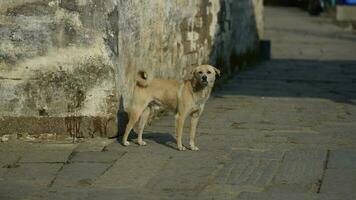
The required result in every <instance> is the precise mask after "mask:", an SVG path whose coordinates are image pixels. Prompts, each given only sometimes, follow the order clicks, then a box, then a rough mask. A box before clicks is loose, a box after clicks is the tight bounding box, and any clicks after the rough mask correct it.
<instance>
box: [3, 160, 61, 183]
mask: <svg viewBox="0 0 356 200" xmlns="http://www.w3.org/2000/svg"><path fill="white" fill-rule="evenodd" d="M62 166H63V164H59V163H21V164H20V165H19V166H18V167H16V168H11V169H8V171H7V173H6V174H5V175H4V179H5V180H6V181H9V182H11V181H12V182H20V183H29V184H32V185H34V186H47V185H49V184H50V183H51V181H52V180H53V179H54V177H55V175H56V174H57V172H58V171H59V170H60V169H61V167H62Z"/></svg>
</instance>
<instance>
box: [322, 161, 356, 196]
mask: <svg viewBox="0 0 356 200" xmlns="http://www.w3.org/2000/svg"><path fill="white" fill-rule="evenodd" d="M355 188H356V169H355V168H354V169H347V168H346V169H343V168H341V169H327V170H326V172H325V176H324V179H323V182H322V185H321V190H320V191H321V193H322V194H337V195H340V196H347V195H354V196H355V197H356V190H355Z"/></svg>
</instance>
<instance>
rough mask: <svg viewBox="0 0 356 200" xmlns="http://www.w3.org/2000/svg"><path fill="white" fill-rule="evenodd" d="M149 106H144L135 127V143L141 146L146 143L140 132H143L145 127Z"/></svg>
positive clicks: (149, 110)
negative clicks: (136, 136) (136, 135)
mask: <svg viewBox="0 0 356 200" xmlns="http://www.w3.org/2000/svg"><path fill="white" fill-rule="evenodd" d="M150 112H151V108H150V107H146V108H145V110H144V111H143V112H142V114H141V117H140V120H139V121H138V127H137V134H138V138H137V143H138V144H139V145H141V146H143V145H146V142H145V141H143V140H142V134H143V129H144V128H145V125H146V123H147V120H148V117H149V116H150Z"/></svg>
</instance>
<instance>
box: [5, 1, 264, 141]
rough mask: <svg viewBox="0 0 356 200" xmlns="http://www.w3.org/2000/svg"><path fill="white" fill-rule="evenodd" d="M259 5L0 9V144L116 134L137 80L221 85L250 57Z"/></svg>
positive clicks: (37, 4)
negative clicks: (210, 77) (209, 79)
mask: <svg viewBox="0 0 356 200" xmlns="http://www.w3.org/2000/svg"><path fill="white" fill-rule="evenodd" d="M262 12H263V4H262V0H239V1H234V0H179V1H166V0H155V1H149V0H144V1H138V0H106V1H102V0H8V1H1V2H0V97H1V98H0V127H1V130H0V134H8V133H16V132H28V133H31V134H35V133H43V132H45V133H58V134H61V133H65V134H69V135H76V136H79V137H80V136H91V135H101V136H111V135H114V134H116V132H117V131H116V122H115V121H116V114H117V111H118V106H119V104H120V102H119V99H120V97H121V99H122V102H121V103H122V104H121V105H123V106H124V107H125V105H126V103H125V102H128V101H130V98H131V93H132V89H133V85H134V82H133V81H134V77H135V74H136V72H137V71H138V70H140V69H144V70H146V71H147V72H148V73H149V75H150V76H155V77H165V78H178V79H182V78H184V77H185V76H186V75H187V74H188V73H189V71H190V70H191V69H192V68H193V67H195V66H197V65H199V64H202V63H210V64H213V65H216V66H217V67H219V68H220V69H222V71H223V74H224V76H225V77H228V76H229V75H232V74H233V72H234V71H235V70H236V69H237V68H239V67H241V66H242V65H244V63H246V61H247V60H248V59H251V58H253V57H254V56H255V55H256V54H257V48H258V39H259V37H261V35H262V34H263V31H262V30H263V18H262Z"/></svg>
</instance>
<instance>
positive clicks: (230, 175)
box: [215, 157, 279, 190]
mask: <svg viewBox="0 0 356 200" xmlns="http://www.w3.org/2000/svg"><path fill="white" fill-rule="evenodd" d="M278 166H279V162H278V161H277V160H268V159H256V158H246V157H245V158H243V157H242V158H239V159H236V160H233V161H231V162H230V163H229V164H227V165H226V166H225V167H224V169H223V170H222V171H221V173H220V174H219V175H218V177H217V179H216V180H215V182H216V183H217V184H227V185H234V186H237V188H255V190H259V188H263V187H264V186H266V185H268V184H269V183H270V182H271V181H272V179H273V177H274V174H275V172H276V170H277V169H278Z"/></svg>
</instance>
